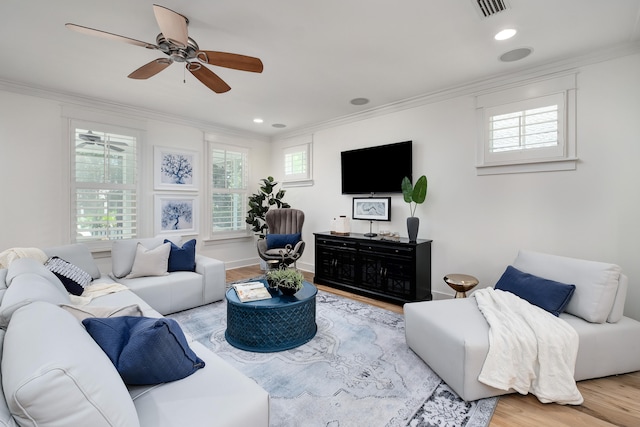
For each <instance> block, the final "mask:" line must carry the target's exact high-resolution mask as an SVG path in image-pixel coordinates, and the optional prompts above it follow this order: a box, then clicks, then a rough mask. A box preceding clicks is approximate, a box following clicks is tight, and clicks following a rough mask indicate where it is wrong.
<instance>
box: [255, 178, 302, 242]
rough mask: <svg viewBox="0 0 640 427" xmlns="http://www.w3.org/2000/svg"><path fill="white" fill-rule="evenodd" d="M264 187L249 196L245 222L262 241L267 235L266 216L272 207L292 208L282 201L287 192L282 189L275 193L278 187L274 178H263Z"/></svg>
mask: <svg viewBox="0 0 640 427" xmlns="http://www.w3.org/2000/svg"><path fill="white" fill-rule="evenodd" d="M261 181H262V185H261V186H260V189H259V191H258V192H257V193H255V194H252V195H251V196H249V210H248V211H247V217H246V219H245V222H246V223H247V224H249V225H250V226H251V231H253V232H254V233H256V234H257V235H258V236H259V237H260V238H261V239H264V236H265V234H267V229H268V228H269V227H268V226H267V223H266V222H265V215H266V214H267V212H268V211H269V209H271V207H272V206H275V207H276V208H290V207H291V206H290V205H289V204H288V203H286V202H283V201H282V198H283V197H284V194H285V192H286V190H282V189H280V190H279V191H277V192H275V194H274V191H275V188H276V186H277V185H278V183H277V182H276V181H274V179H273V177H272V176H269V177H267V178H263V179H262V180H261Z"/></svg>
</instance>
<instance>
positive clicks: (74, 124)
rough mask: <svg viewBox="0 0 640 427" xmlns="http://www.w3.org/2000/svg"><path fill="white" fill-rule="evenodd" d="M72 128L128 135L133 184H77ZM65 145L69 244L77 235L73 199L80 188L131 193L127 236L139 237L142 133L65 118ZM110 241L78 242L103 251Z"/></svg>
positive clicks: (75, 239) (74, 136)
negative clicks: (132, 142)
mask: <svg viewBox="0 0 640 427" xmlns="http://www.w3.org/2000/svg"><path fill="white" fill-rule="evenodd" d="M76 129H91V130H93V131H95V132H104V133H113V134H122V135H128V136H131V137H133V138H135V140H136V147H135V150H136V159H135V182H133V183H129V184H113V183H108V182H105V183H91V182H78V181H76V176H75V168H76V160H75V156H76V149H75V147H76V142H77V141H76V135H75V132H76ZM68 130H69V132H68V144H69V154H70V157H69V165H70V200H69V202H70V203H69V207H70V216H69V219H70V241H71V242H72V243H75V242H78V238H77V237H78V236H77V229H78V224H77V216H76V209H77V206H76V200H77V192H78V191H79V190H83V189H96V190H109V189H118V190H130V191H133V192H134V194H135V202H134V203H135V206H136V207H135V216H136V220H135V222H134V227H132V229H133V234H132V235H130V236H127V237H137V236H138V235H140V227H139V226H140V221H139V218H141V216H140V215H141V213H140V195H141V192H140V164H141V163H140V158H141V147H142V136H143V135H142V131H141V130H139V129H135V128H130V127H126V126H120V125H113V124H105V123H100V122H92V121H88V120H82V119H73V118H72V119H69V120H68ZM113 240H114V239H111V238H107V239H95V240H83V241H82V243H85V244H86V245H87V246H89V248H90V249H91V250H92V251H103V250H109V249H110V248H111V242H112V241H113Z"/></svg>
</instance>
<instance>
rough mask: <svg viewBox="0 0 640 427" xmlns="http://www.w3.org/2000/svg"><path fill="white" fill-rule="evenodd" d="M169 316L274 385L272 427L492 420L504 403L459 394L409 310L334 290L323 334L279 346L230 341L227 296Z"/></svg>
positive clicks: (321, 296) (454, 426)
mask: <svg viewBox="0 0 640 427" xmlns="http://www.w3.org/2000/svg"><path fill="white" fill-rule="evenodd" d="M168 317H171V318H174V319H176V320H177V321H178V322H179V323H180V325H181V326H182V328H183V330H184V331H185V333H187V334H188V335H190V336H191V337H192V338H193V339H195V340H197V341H199V342H201V343H202V344H204V345H205V346H206V347H208V348H209V349H211V350H212V351H213V352H215V353H216V354H218V355H219V356H220V357H222V358H223V359H225V360H226V361H227V362H228V363H230V364H231V365H233V366H235V367H236V368H237V369H238V370H240V371H241V372H243V373H244V374H245V375H247V376H248V377H250V378H253V379H254V380H255V381H256V382H257V383H258V384H260V386H262V388H264V389H265V390H266V391H268V392H269V394H270V396H271V402H270V404H271V410H270V413H271V426H272V427H301V426H303V427H315V426H328V427H361V426H367V427H375V426H389V427H396V426H415V427H431V426H439V427H486V426H488V425H489V422H490V420H491V417H492V415H493V411H494V409H495V407H496V404H497V400H498V399H497V398H489V399H482V400H478V401H475V402H465V401H464V400H462V399H460V398H459V397H458V396H457V395H456V394H455V393H454V392H453V391H452V390H451V389H450V388H449V387H448V386H447V385H446V384H445V383H444V382H443V381H442V380H441V379H440V378H439V377H438V376H437V375H436V374H435V373H434V372H433V371H431V369H430V368H429V367H428V366H427V365H426V364H425V363H424V362H423V361H422V359H420V358H419V357H418V356H416V355H415V353H413V352H412V351H411V350H410V349H409V347H407V345H406V342H405V336H404V319H403V316H402V315H399V314H396V313H393V312H390V311H388V310H383V309H380V308H377V307H373V306H370V305H367V304H364V303H360V302H358V301H354V300H350V299H348V298H344V297H340V296H337V295H334V294H331V293H328V292H323V291H318V295H317V299H316V323H317V324H318V332H317V334H316V336H315V337H314V338H313V339H312V340H311V341H310V342H308V343H307V344H304V345H302V346H300V347H297V348H294V349H292V350H287V351H283V352H277V353H253V352H247V351H243V350H239V349H237V348H235V347H232V346H231V345H229V344H228V343H227V341H226V340H225V338H224V332H225V329H226V301H221V302H217V303H213V304H209V305H206V306H203V307H198V308H194V309H191V310H186V311H183V312H180V313H176V314H173V315H170V316H168ZM292 327H295V325H292ZM434 345H437V344H436V343H434Z"/></svg>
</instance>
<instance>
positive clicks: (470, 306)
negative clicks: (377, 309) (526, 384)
mask: <svg viewBox="0 0 640 427" xmlns="http://www.w3.org/2000/svg"><path fill="white" fill-rule="evenodd" d="M513 266H514V267H515V268H517V269H518V270H520V271H523V272H526V273H529V274H532V275H535V276H539V277H542V278H546V279H550V280H554V281H557V282H562V283H567V284H569V283H570V284H575V286H576V289H575V292H574V293H573V296H572V297H571V300H570V301H569V304H568V305H567V306H566V309H565V311H564V313H562V314H560V318H561V319H563V320H565V321H566V322H567V323H568V324H569V325H570V326H571V327H573V328H574V329H575V330H576V332H577V333H578V337H579V347H578V353H577V359H576V364H575V373H574V378H575V380H576V381H580V380H586V379H591V378H600V377H605V376H609V375H616V374H623V373H627V372H634V371H638V370H640V322H638V321H636V320H634V319H631V318H628V317H625V316H624V315H623V310H624V304H625V299H626V293H627V286H628V280H627V277H626V276H625V275H624V274H622V273H621V272H620V268H619V267H618V266H617V265H614V264H607V263H600V262H593V261H587V260H580V259H575V258H568V257H561V256H555V255H549V254H543V253H537V252H531V251H520V252H519V254H518V256H517V258H516V260H515V261H514V263H513ZM404 316H405V331H406V340H407V344H408V345H409V347H410V348H411V349H412V350H413V351H414V352H415V353H416V354H417V355H418V356H420V357H421V358H422V359H423V360H424V361H425V362H426V363H427V364H428V365H429V367H430V368H431V369H433V371H434V372H436V373H437V374H438V375H439V376H440V377H441V378H442V379H443V380H444V381H445V382H446V383H447V384H448V385H449V386H450V387H451V388H452V389H453V390H454V391H455V392H456V393H457V394H458V395H459V396H460V397H462V398H463V399H464V400H467V401H471V400H477V399H481V398H486V397H491V396H499V395H503V394H507V393H513V392H514V390H511V389H510V390H501V389H497V388H493V387H490V386H487V385H485V384H483V383H481V382H480V381H479V380H478V376H479V375H480V372H481V370H482V367H483V364H484V361H485V359H486V357H487V354H488V352H489V324H488V323H487V321H486V320H485V317H484V316H483V314H482V313H481V312H480V310H479V309H478V306H477V303H476V301H475V298H473V294H472V295H471V297H470V298H465V299H448V300H437V301H425V302H416V303H408V304H405V305H404Z"/></svg>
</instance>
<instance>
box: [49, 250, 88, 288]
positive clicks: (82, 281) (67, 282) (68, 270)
mask: <svg viewBox="0 0 640 427" xmlns="http://www.w3.org/2000/svg"><path fill="white" fill-rule="evenodd" d="M44 266H45V267H47V269H48V270H49V271H51V272H52V273H53V274H55V275H56V277H57V278H58V279H60V281H61V282H62V284H63V285H64V287H65V288H66V289H67V291H68V292H69V293H70V294H73V295H82V292H84V288H85V287H87V286H88V285H89V283H91V280H93V278H92V277H91V275H90V274H89V273H87V272H86V271H84V270H83V269H81V268H80V267H78V266H77V265H74V264H71V263H70V262H68V261H65V260H63V259H62V258H59V257H57V256H53V257H51V258H49V259H48V260H47V262H46V263H45V264H44Z"/></svg>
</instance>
